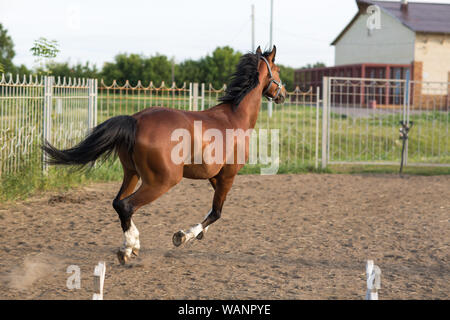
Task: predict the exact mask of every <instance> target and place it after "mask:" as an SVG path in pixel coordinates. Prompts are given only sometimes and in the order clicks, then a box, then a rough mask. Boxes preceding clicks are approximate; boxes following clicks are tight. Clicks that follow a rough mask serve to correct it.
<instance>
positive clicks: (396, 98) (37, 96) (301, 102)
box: [0, 75, 450, 175]
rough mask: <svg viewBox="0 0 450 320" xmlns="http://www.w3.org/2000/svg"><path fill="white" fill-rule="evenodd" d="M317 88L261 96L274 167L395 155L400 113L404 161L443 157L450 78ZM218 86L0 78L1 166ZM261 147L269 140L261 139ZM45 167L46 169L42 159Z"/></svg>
mask: <svg viewBox="0 0 450 320" xmlns="http://www.w3.org/2000/svg"><path fill="white" fill-rule="evenodd" d="M322 88H323V92H322V96H323V99H322V100H321V99H320V96H321V93H320V92H319V88H316V90H312V88H311V89H310V90H308V91H307V92H302V91H301V90H299V89H298V88H297V89H295V90H294V91H292V92H289V93H288V95H287V97H286V100H285V102H284V103H283V104H281V105H276V104H274V105H273V112H272V114H270V110H269V106H268V102H267V101H266V100H265V99H264V100H263V102H262V105H261V109H260V113H259V117H258V120H257V124H256V129H257V130H259V129H266V130H271V129H278V130H279V142H280V144H279V159H280V166H281V167H286V168H295V167H300V166H301V167H304V166H315V167H316V168H317V167H318V166H319V159H321V162H322V167H326V166H327V165H328V164H398V163H399V161H400V150H401V141H400V139H399V131H398V130H399V128H400V124H399V123H400V121H412V122H413V127H412V129H411V131H410V138H409V140H408V142H407V154H406V155H407V157H406V161H407V164H408V165H418V166H419V165H420V166H422V165H433V166H450V153H449V132H448V127H449V105H450V103H449V102H450V100H449V92H450V83H428V82H418V81H405V80H386V79H361V78H340V77H330V78H324V83H323V86H322ZM225 89H226V86H223V87H221V88H213V87H212V86H211V84H197V83H183V84H182V85H181V86H177V85H176V84H171V85H166V84H165V83H164V82H163V83H161V85H159V86H156V85H155V84H154V83H153V82H150V83H148V84H143V83H142V82H140V81H139V82H138V83H137V84H136V85H135V86H132V85H131V84H130V83H129V82H128V81H127V82H125V83H124V84H123V85H119V84H118V83H117V82H116V81H114V82H113V83H112V84H111V85H106V84H105V83H104V82H103V81H102V80H101V81H98V80H96V79H65V78H54V77H23V78H19V77H15V78H13V77H12V76H9V77H6V76H5V75H2V77H1V80H0V146H1V149H0V170H1V171H0V175H2V174H8V173H15V172H17V171H18V170H20V169H21V168H22V167H26V166H27V165H28V164H29V163H30V162H32V161H38V162H40V161H42V157H43V155H42V153H41V151H40V148H39V146H40V144H41V143H42V141H43V139H47V140H49V141H50V142H51V143H52V144H54V145H55V146H57V147H58V148H67V147H70V146H72V145H74V144H76V143H77V142H79V141H80V140H81V138H82V137H83V136H84V135H85V134H86V133H87V132H88V130H89V129H90V128H92V127H94V126H95V125H96V124H98V123H101V122H103V121H105V120H106V119H108V118H110V117H112V116H116V115H120V114H133V113H135V112H137V111H140V110H143V109H145V108H148V107H151V106H163V107H167V108H175V109H181V110H192V111H200V110H205V109H208V108H210V107H212V106H214V105H216V104H217V103H218V98H219V97H220V96H221V95H222V94H223V93H224V91H225ZM268 142H269V146H268V148H269V149H268V150H271V149H272V148H273V147H275V146H272V145H270V143H271V139H269V141H268ZM44 169H45V168H44Z"/></svg>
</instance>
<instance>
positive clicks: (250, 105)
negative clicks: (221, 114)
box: [235, 76, 264, 129]
mask: <svg viewBox="0 0 450 320" xmlns="http://www.w3.org/2000/svg"><path fill="white" fill-rule="evenodd" d="M263 79H264V77H262V76H260V79H259V84H258V85H257V86H256V87H255V88H254V89H252V90H251V91H250V92H249V93H248V94H247V95H246V96H245V97H244V99H242V101H241V103H240V104H239V106H238V108H237V110H236V112H235V114H236V116H237V117H239V119H240V120H241V121H243V122H244V126H245V127H246V129H249V128H251V129H253V128H254V127H255V125H256V120H257V119H258V113H259V109H260V108H261V100H262V92H263V89H264V83H263V81H262V80H263Z"/></svg>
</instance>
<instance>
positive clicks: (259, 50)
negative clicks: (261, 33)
mask: <svg viewBox="0 0 450 320" xmlns="http://www.w3.org/2000/svg"><path fill="white" fill-rule="evenodd" d="M256 53H259V54H262V51H261V46H258V48H257V49H256Z"/></svg>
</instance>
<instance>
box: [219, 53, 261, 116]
mask: <svg viewBox="0 0 450 320" xmlns="http://www.w3.org/2000/svg"><path fill="white" fill-rule="evenodd" d="M269 54H270V52H269V51H266V52H264V53H263V54H262V56H263V57H267V56H268V55H269ZM260 58H261V54H260V53H247V54H244V55H243V56H242V57H241V58H240V59H239V63H238V65H237V68H236V72H235V73H233V75H232V76H231V81H230V83H229V84H228V85H227V89H226V90H225V95H224V96H222V97H220V98H219V101H220V102H222V103H230V104H231V107H232V108H233V110H236V109H237V107H238V106H239V104H240V103H241V101H242V99H244V97H245V96H246V95H247V94H248V93H249V92H250V91H251V90H253V89H254V88H256V86H257V85H258V84H259V72H258V63H259V60H260Z"/></svg>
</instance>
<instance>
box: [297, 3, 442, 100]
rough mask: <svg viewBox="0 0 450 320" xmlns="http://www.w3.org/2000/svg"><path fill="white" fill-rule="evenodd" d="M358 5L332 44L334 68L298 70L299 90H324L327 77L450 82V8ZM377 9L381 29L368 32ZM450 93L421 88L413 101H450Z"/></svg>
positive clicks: (428, 4) (418, 5) (416, 92)
mask: <svg viewBox="0 0 450 320" xmlns="http://www.w3.org/2000/svg"><path fill="white" fill-rule="evenodd" d="M356 3H357V5H358V9H359V10H358V12H357V13H356V15H355V16H354V17H353V19H352V20H351V21H350V22H349V23H348V25H347V26H346V27H345V28H344V30H342V31H341V33H340V34H339V35H338V36H337V37H336V39H334V41H333V42H332V43H331V44H332V45H334V46H335V67H327V68H316V69H297V70H296V71H295V76H294V84H295V85H298V86H299V87H301V88H305V87H310V86H312V87H316V86H319V87H321V84H322V78H323V77H324V76H343V77H358V78H381V79H411V80H418V81H439V82H450V4H437V3H417V2H409V3H408V1H405V0H403V1H369V0H356ZM372 5H376V6H378V7H379V13H380V14H379V17H380V21H379V22H380V25H379V27H380V28H379V29H377V28H369V27H368V19H369V17H370V15H369V14H368V13H367V10H368V8H369V6H372ZM415 87H416V88H421V87H420V86H419V87H418V85H417V84H416V86H415ZM424 88H425V87H424ZM449 89H450V88H449V87H448V86H440V89H439V90H438V92H421V91H424V90H425V89H424V90H417V89H416V90H415V92H414V93H413V94H414V97H413V98H414V99H418V98H419V95H422V98H423V96H424V95H440V96H442V97H444V96H445V97H446V99H447V101H448V97H449V91H450V90H449Z"/></svg>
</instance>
